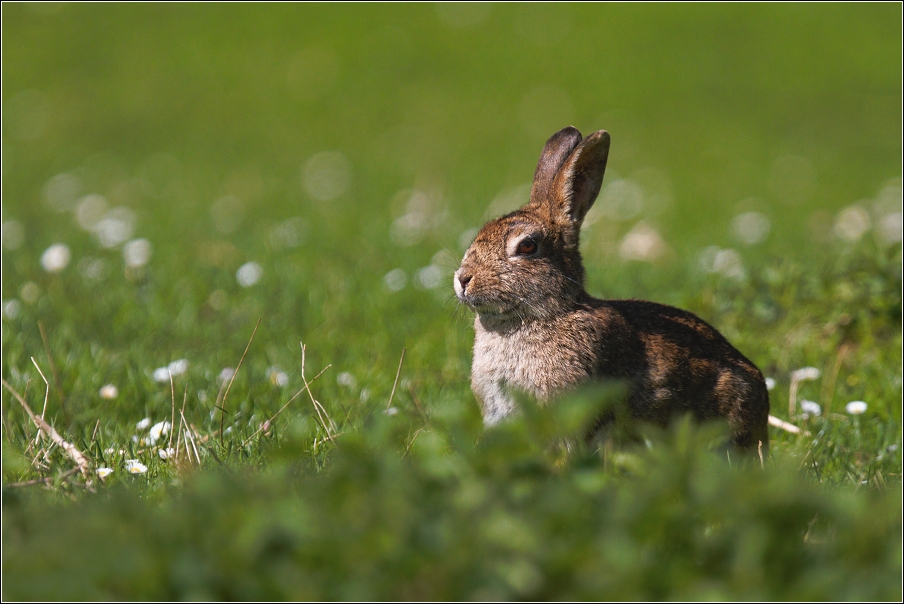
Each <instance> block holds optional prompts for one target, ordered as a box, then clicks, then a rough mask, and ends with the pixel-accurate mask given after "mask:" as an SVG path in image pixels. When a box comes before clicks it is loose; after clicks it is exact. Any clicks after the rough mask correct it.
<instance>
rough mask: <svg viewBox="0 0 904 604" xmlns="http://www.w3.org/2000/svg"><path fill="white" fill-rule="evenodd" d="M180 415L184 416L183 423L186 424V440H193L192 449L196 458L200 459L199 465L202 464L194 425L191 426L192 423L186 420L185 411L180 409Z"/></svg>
mask: <svg viewBox="0 0 904 604" xmlns="http://www.w3.org/2000/svg"><path fill="white" fill-rule="evenodd" d="M179 415H181V416H182V423H183V424H184V425H185V434H186V437H187V438H186V442H191V448H192V449H193V450H194V452H195V459H197V460H198V465H199V466H200V465H201V456H200V455H198V447H197V446H195V437H194V435H193V434H192V432H193V430H192V427H191V425H190V424H189V423H188V422H187V421H186V419H185V414H184V413H183V412H181V411H180V412H179ZM186 449H188V447H186ZM188 453H189V457H191V451H189V452H188Z"/></svg>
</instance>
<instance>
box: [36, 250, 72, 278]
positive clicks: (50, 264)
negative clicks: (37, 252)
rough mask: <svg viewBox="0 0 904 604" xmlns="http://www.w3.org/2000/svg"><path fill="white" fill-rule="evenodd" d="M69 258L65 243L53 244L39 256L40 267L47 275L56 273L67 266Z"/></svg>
mask: <svg viewBox="0 0 904 604" xmlns="http://www.w3.org/2000/svg"><path fill="white" fill-rule="evenodd" d="M71 257H72V255H71V254H70V252H69V247H68V246H67V245H66V244H65V243H54V244H53V245H51V246H50V247H49V248H47V249H46V250H44V253H43V254H41V266H43V267H44V270H45V271H47V272H48V273H58V272H60V271H61V270H63V269H64V268H66V266H68V265H69V259H70V258H71Z"/></svg>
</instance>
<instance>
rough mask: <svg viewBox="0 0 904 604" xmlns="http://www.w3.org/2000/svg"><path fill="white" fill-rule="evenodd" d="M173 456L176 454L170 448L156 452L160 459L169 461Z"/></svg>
mask: <svg viewBox="0 0 904 604" xmlns="http://www.w3.org/2000/svg"><path fill="white" fill-rule="evenodd" d="M175 454H176V450H175V449H174V448H172V447H170V448H168V449H160V450H159V451H157V455H159V456H160V459H169V458H170V457H173V456H174V455H175Z"/></svg>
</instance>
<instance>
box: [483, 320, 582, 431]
mask: <svg viewBox="0 0 904 604" xmlns="http://www.w3.org/2000/svg"><path fill="white" fill-rule="evenodd" d="M474 330H475V337H474V360H473V364H472V365H471V388H472V389H473V390H474V393H475V394H476V395H477V397H478V398H479V399H480V401H481V403H482V407H483V417H484V422H485V423H486V424H487V425H493V424H496V423H498V422H499V421H501V420H502V419H504V418H505V417H507V416H510V415H512V414H513V413H514V412H515V409H516V402H515V399H514V397H513V396H512V391H521V392H525V393H528V394H530V395H532V396H535V397H537V398H538V399H540V400H541V401H543V400H548V399H549V398H550V397H552V396H554V395H555V394H556V393H558V392H561V391H562V390H564V389H567V388H569V387H572V386H575V385H577V384H579V383H581V382H583V381H585V380H586V379H587V378H588V377H589V376H590V375H591V374H592V371H593V367H594V364H595V357H594V353H593V351H594V345H595V342H594V340H595V338H594V331H595V330H594V329H593V328H592V326H590V325H583V326H582V325H576V324H575V323H574V321H573V318H572V320H571V321H568V322H566V321H562V320H551V321H549V322H545V321H543V322H541V321H531V322H528V323H525V324H519V325H516V326H512V325H507V326H498V325H492V324H484V322H483V321H482V320H481V318H480V317H479V316H478V317H477V319H476V321H475V324H474Z"/></svg>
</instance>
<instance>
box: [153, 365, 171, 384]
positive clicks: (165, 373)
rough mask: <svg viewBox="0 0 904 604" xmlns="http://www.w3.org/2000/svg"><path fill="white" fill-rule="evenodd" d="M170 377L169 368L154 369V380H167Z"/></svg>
mask: <svg viewBox="0 0 904 604" xmlns="http://www.w3.org/2000/svg"><path fill="white" fill-rule="evenodd" d="M169 378H170V373H169V369H167V368H166V367H158V368H157V369H155V370H154V381H155V382H168V381H169Z"/></svg>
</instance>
